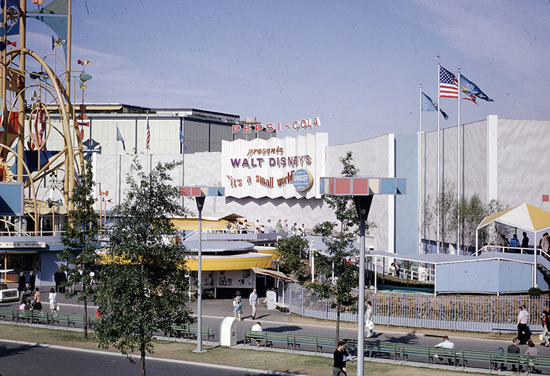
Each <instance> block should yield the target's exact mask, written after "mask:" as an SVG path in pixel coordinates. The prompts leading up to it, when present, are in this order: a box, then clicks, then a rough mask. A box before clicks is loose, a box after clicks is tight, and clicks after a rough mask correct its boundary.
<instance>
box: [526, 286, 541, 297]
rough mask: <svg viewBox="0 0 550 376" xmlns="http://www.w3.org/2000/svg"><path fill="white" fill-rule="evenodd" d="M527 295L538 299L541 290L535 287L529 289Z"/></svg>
mask: <svg viewBox="0 0 550 376" xmlns="http://www.w3.org/2000/svg"><path fill="white" fill-rule="evenodd" d="M527 293H528V294H529V296H531V297H539V296H541V294H542V290H541V289H539V288H537V287H531V288H530V289H529V291H528V292H527Z"/></svg>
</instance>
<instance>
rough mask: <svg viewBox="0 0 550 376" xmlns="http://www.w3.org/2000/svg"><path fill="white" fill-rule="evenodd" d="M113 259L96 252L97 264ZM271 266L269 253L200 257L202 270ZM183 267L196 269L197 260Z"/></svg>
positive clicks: (123, 261)
mask: <svg viewBox="0 0 550 376" xmlns="http://www.w3.org/2000/svg"><path fill="white" fill-rule="evenodd" d="M114 260H115V258H114V257H113V256H112V255H109V254H107V253H100V254H98V263H99V264H103V265H105V264H109V263H111V262H113V261H114ZM117 261H118V262H120V263H122V264H128V263H130V261H129V260H128V259H126V258H124V257H118V260H117ZM271 266H272V256H271V254H270V253H268V254H260V253H245V254H240V255H228V256H203V257H202V270H204V271H218V270H247V269H252V268H253V267H257V268H271ZM185 269H187V270H191V271H197V270H198V269H199V261H198V260H197V259H196V258H189V259H187V261H186V262H185Z"/></svg>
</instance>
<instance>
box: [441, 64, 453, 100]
mask: <svg viewBox="0 0 550 376" xmlns="http://www.w3.org/2000/svg"><path fill="white" fill-rule="evenodd" d="M439 94H440V95H439V96H440V97H441V98H458V80H457V79H456V77H455V75H454V74H452V73H451V72H449V71H448V70H447V69H445V68H443V67H442V66H440V67H439Z"/></svg>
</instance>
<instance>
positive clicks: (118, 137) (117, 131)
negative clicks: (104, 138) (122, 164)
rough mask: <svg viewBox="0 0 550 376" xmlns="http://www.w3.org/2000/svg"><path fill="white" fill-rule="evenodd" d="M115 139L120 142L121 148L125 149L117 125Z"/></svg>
mask: <svg viewBox="0 0 550 376" xmlns="http://www.w3.org/2000/svg"><path fill="white" fill-rule="evenodd" d="M116 140H117V141H120V142H122V149H124V150H126V145H125V144H124V138H122V134H121V133H120V131H119V129H118V126H117V127H116Z"/></svg>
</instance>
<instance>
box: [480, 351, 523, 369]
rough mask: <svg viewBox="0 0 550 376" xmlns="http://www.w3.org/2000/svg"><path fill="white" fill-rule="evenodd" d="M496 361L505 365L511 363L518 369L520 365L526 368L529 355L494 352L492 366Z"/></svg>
mask: <svg viewBox="0 0 550 376" xmlns="http://www.w3.org/2000/svg"><path fill="white" fill-rule="evenodd" d="M495 363H496V364H503V365H511V366H512V367H515V368H516V369H519V368H520V367H523V368H525V367H526V365H527V356H526V355H520V354H510V353H493V357H492V363H491V365H489V366H490V367H491V366H492V364H495Z"/></svg>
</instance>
